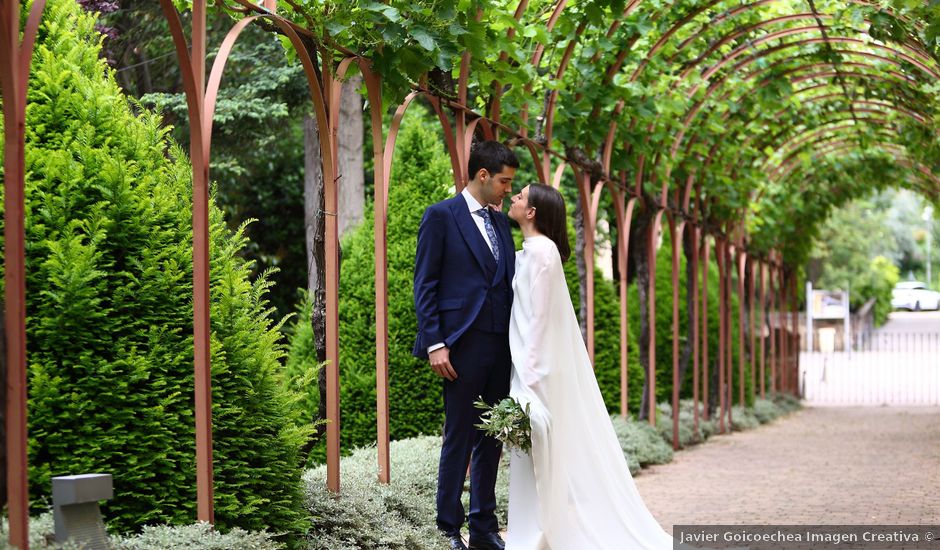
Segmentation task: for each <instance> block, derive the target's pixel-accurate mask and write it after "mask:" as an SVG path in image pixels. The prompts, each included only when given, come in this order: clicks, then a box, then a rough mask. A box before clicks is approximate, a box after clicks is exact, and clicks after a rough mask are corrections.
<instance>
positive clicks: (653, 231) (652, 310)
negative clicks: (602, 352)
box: [646, 208, 664, 426]
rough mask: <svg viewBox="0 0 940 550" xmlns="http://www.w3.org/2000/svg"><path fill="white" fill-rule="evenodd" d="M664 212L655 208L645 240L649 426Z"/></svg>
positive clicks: (653, 393)
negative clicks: (659, 240)
mask: <svg viewBox="0 0 940 550" xmlns="http://www.w3.org/2000/svg"><path fill="white" fill-rule="evenodd" d="M663 213H664V210H663V209H662V208H657V209H656V213H655V214H654V215H653V219H652V220H651V223H650V226H649V231H648V232H647V238H646V251H647V252H646V254H647V256H646V258H647V262H648V264H649V265H648V268H647V269H648V270H649V288H648V289H647V293H646V299H647V308H646V309H647V312H646V313H647V317H648V319H647V322H648V323H649V329H650V333H649V346H648V350H647V358H648V359H647V371H648V372H647V376H646V377H647V379H648V381H649V399H647V404H648V406H649V408H648V412H647V416H648V418H649V422H650V425H652V426H655V425H656V252H657V250H656V238H657V236H658V234H659V231H660V228H661V227H662V219H663Z"/></svg>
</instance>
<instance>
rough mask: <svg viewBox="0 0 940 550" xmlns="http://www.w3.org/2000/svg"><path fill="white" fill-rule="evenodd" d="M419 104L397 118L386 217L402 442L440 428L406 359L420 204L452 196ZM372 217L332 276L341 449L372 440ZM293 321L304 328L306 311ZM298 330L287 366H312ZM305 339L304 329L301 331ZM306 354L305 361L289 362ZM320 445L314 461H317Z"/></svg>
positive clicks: (393, 384)
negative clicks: (336, 288) (336, 292)
mask: <svg viewBox="0 0 940 550" xmlns="http://www.w3.org/2000/svg"><path fill="white" fill-rule="evenodd" d="M435 124H437V123H436V122H433V121H432V120H431V119H430V117H429V116H428V115H427V113H426V112H425V111H424V109H423V107H422V106H421V105H415V106H414V107H412V108H411V109H410V110H409V111H408V113H407V114H406V116H405V119H404V123H403V125H402V130H401V133H400V134H399V136H398V141H397V145H396V147H395V160H394V163H393V165H392V178H391V185H390V187H389V215H388V289H389V291H388V319H389V326H388V333H389V344H388V356H389V400H390V409H391V411H390V412H391V427H390V429H391V436H392V438H393V439H402V438H406V437H411V436H415V435H419V434H427V433H439V432H440V430H441V426H442V425H443V419H444V417H443V402H442V394H441V391H442V386H441V381H440V378H438V377H437V376H436V375H435V374H434V373H433V371H431V369H430V367H429V366H428V363H427V361H424V360H419V359H417V358H415V357H412V355H411V350H412V347H413V345H414V341H415V335H416V333H417V318H416V316H415V311H414V297H413V289H412V286H413V283H412V281H413V273H414V251H415V246H416V243H417V235H418V225H420V223H421V218H422V216H423V215H424V208H425V207H426V206H427V205H430V204H432V203H435V202H437V201H440V200H443V199H446V198H447V197H448V196H450V195H451V193H452V189H453V188H452V184H453V175H452V172H451V168H450V161H449V157H448V156H447V152H446V151H445V149H444V147H443V144H442V140H441V137H440V135H439V132H438V131H437V130H436V129H435ZM373 227H374V213H373V210H372V208H371V207H370V208H369V209H368V212H367V213H366V218H365V220H364V222H363V223H362V225H361V226H359V227H358V228H356V229H355V230H354V231H352V232H351V233H350V235H349V236H348V237H347V238H346V239H345V240H344V242H343V260H342V266H341V278H340V302H339V316H340V358H339V364H340V404H341V408H342V418H341V420H340V422H341V423H340V427H341V432H342V447H343V450H344V452H348V451H350V450H351V449H352V448H354V447H358V446H362V445H368V444H370V443H374V442H375V440H376V394H375V380H376V378H375V249H374V240H373V239H374V237H373V235H374V233H373ZM297 323H303V324H309V314H304V315H301V316H299V318H298V320H297ZM308 332H309V331H308V330H307V329H306V328H298V329H297V330H296V332H295V335H298V336H295V340H296V341H297V342H298V344H297V345H298V347H297V349H296V353H293V352H292V358H291V360H290V361H294V362H301V361H303V362H306V363H307V364H312V363H311V362H312V349H311V348H306V347H304V346H303V345H302V344H301V340H300V339H301V338H303V339H306V338H307V337H308ZM309 336H310V337H312V332H309ZM298 355H306V356H307V359H300V358H299V357H295V356H298ZM323 445H324V444H323V442H321V443H320V445H319V447H318V448H317V449H315V451H314V454H313V457H314V459H315V460H322V458H323V456H324V455H323Z"/></svg>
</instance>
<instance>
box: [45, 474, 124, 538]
mask: <svg viewBox="0 0 940 550" xmlns="http://www.w3.org/2000/svg"><path fill="white" fill-rule="evenodd" d="M113 496H114V487H113V484H112V479H111V474H82V475H77V476H59V477H54V478H52V505H53V516H54V518H55V541H56V542H57V543H63V542H65V541H67V540H69V539H72V540H74V541H76V542H79V543H81V544H82V545H83V548H88V549H89V550H99V549H100V550H106V549H107V548H109V543H108V535H107V533H106V532H105V530H104V522H103V521H102V519H101V511H100V510H99V509H98V501H99V500H108V499H110V498H111V497H113Z"/></svg>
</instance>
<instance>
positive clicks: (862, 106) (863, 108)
mask: <svg viewBox="0 0 940 550" xmlns="http://www.w3.org/2000/svg"><path fill="white" fill-rule="evenodd" d="M809 89H810V88H806V89H804V90H800V91H798V92H796V93H794V95H797V94H798V93H800V92H802V91H805V90H809ZM829 98H840V99H844V95H843V94H841V93H833V94H826V95H823V96H817V97H814V98H810V99H808V100H804V101H803V102H802V104H803V105H807V104H810V103H814V102H816V101H820V100H822V99H829ZM854 106H858V107H854ZM867 106H873V107H884V108H886V109H888V110H889V111H895V112H897V113H901V114H905V115H907V116H909V117H911V118H912V119H914V120H916V121H918V122H921V123H922V124H926V121H925V120H924V118H923V116H922V115H920V114H918V113H915V112H913V111H909V110H907V109H904V108H901V107H898V106H897V105H895V104H892V103H880V102H875V101H870V100H855V101H854V102H853V107H854V108H855V109H856V110H857V111H858V112H870V113H883V114H886V113H884V112H883V111H878V110H876V109H872V108H868V107H867ZM783 112H784V111H779V112H778V113H777V114H775V115H774V116H773V117H771V119H774V118H777V117H779V116H781V115H782V113H783ZM845 112H847V111H845ZM722 120H727V116H725V117H722ZM755 121H757V119H756V118H751V119H749V120H747V121H744V122H743V123H742V124H741V125H739V128H740V130H739V131H745V130H746V128H747V127H748V126H749V125H750V124H752V123H754V122H755ZM785 131H786V130H783V131H781V132H778V133H776V134H774V136H772V137H771V138H769V139H771V140H772V139H775V138H776V137H778V136H780V135H781V134H783V133H785ZM757 137H758V136H757V135H751V136H749V137H748V138H747V140H746V141H745V142H744V144H743V145H742V146H740V147H739V148H738V149H737V152H736V154H735V156H734V159H735V160H734V162H733V164H734V166H736V167H738V166H739V165H738V163H737V160H738V159H739V158H740V156H741V155H742V154H743V152H744V151H745V150H746V149H747V147H748V145H749V144H750V143H751V142H752V141H754V140H755V139H756V138H757ZM696 139H697V137H696ZM694 143H695V139H693V140H690V141H689V145H688V147H687V151H688V149H689V148H690V147H691V146H692V145H693V144H694ZM717 145H718V144H717V143H716V144H715V145H713V147H712V151H711V152H710V153H709V156H708V160H707V161H706V163H705V166H708V165H709V164H711V161H712V160H713V156H714V154H715V152H716V148H717ZM757 148H758V149H761V148H762V147H761V146H759V145H758V146H757ZM686 154H688V153H686ZM735 172H737V168H735ZM694 176H695V172H694V171H693V172H692V173H690V178H694ZM688 185H689V184H688V183H687V188H688Z"/></svg>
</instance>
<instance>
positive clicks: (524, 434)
mask: <svg viewBox="0 0 940 550" xmlns="http://www.w3.org/2000/svg"><path fill="white" fill-rule="evenodd" d="M473 405H474V406H475V407H476V408H478V409H481V410H483V411H484V412H483V413H482V414H481V415H480V420H482V421H483V422H482V423H481V424H477V428H480V429H481V430H483V431H484V432H486V435H488V436H491V437H495V438H496V439H498V440H500V441H502V442H503V443H504V444H506V445H507V446H509V447H513V448H516V449H519V450H521V451H522V452H524V453H528V452H529V451H530V450H531V449H532V427H531V425H530V424H529V404H528V403H526V406H525V409H524V410H523V408H522V406H521V405H520V404H519V402H518V401H516V400H515V399H513V398H512V397H507V398H505V399H503V400H502V401H500V402H499V403H496V404H495V405H488V404H487V403H485V402H483V400H482V399H479V400H477V401H476V402H475V403H474V404H473Z"/></svg>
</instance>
